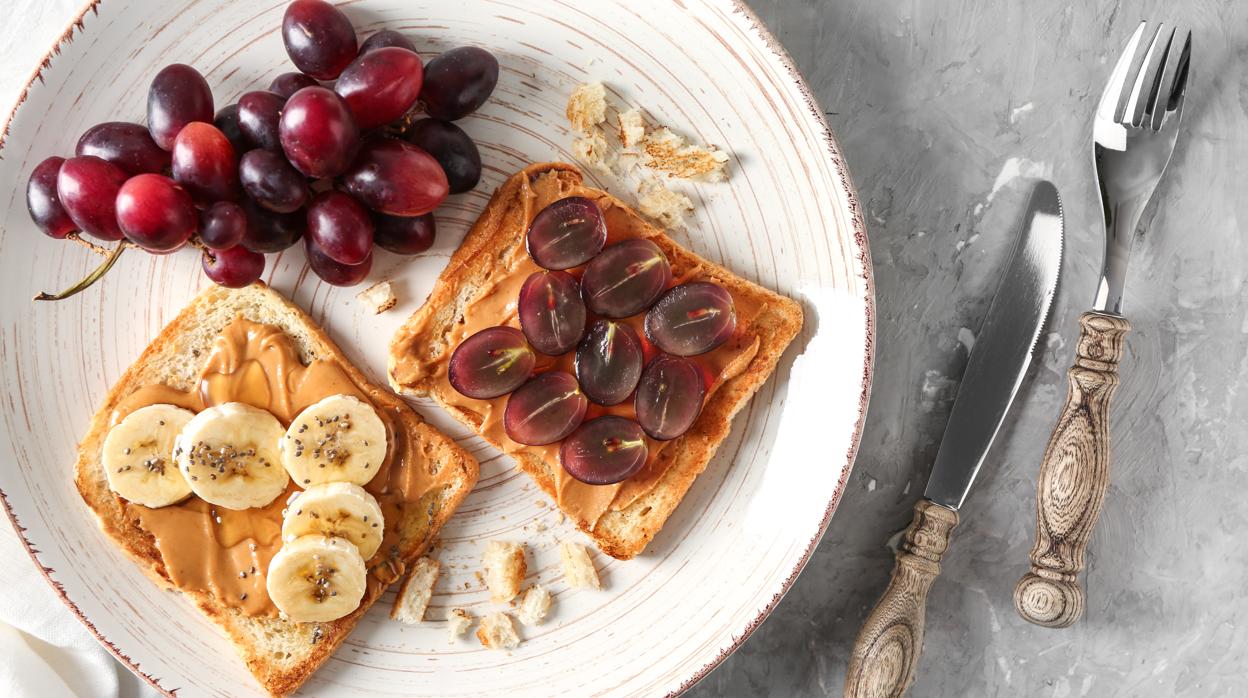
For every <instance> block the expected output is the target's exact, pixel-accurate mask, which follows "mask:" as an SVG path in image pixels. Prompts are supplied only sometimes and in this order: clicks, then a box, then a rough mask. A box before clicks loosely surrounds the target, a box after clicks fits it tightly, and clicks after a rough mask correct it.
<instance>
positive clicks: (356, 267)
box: [303, 237, 373, 286]
mask: <svg viewBox="0 0 1248 698" xmlns="http://www.w3.org/2000/svg"><path fill="white" fill-rule="evenodd" d="M303 245H304V249H305V251H306V252H307V254H308V266H309V267H311V268H312V272H313V273H315V274H316V275H317V276H319V277H321V280H322V281H324V282H325V283H327V284H330V285H331V286H354V285H356V284H358V283H360V282H361V281H363V280H364V278H365V277H367V276H368V272H369V271H371V270H372V268H373V253H372V251H371V250H370V251H369V253H368V256H366V257H365V258H364V261H363V262H360V263H359V264H343V263H341V262H335V261H334V260H333V258H331V257H330V256H329V255H327V254H325V251H324V250H322V249H321V248H320V246H319V245H317V244H316V243H315V242H313V240H312V238H310V237H308V238H304V241H303Z"/></svg>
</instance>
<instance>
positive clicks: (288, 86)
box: [269, 73, 320, 100]
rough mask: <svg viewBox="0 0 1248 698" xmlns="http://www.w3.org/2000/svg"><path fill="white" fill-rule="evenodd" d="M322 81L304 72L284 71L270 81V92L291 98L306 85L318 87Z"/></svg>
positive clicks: (284, 98)
mask: <svg viewBox="0 0 1248 698" xmlns="http://www.w3.org/2000/svg"><path fill="white" fill-rule="evenodd" d="M319 84H320V83H319V82H317V81H316V78H313V77H311V76H309V75H304V74H303V73H282V74H281V75H278V76H277V77H275V78H273V82H271V83H269V92H272V93H274V94H276V95H279V96H280V97H281V98H282V99H283V100H286V99H290V96H291V95H293V94H294V93H296V92H298V91H299V90H302V89H303V88H305V87H316V86H317V85H319Z"/></svg>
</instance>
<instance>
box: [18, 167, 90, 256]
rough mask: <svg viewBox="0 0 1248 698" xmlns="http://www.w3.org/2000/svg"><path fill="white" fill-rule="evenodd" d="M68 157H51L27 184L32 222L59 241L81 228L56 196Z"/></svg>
mask: <svg viewBox="0 0 1248 698" xmlns="http://www.w3.org/2000/svg"><path fill="white" fill-rule="evenodd" d="M64 162H65V158H58V157H55V156H53V157H50V158H48V159H46V160H44V161H43V162H41V163H39V164H38V165H36V166H35V169H34V171H33V172H31V173H30V181H29V182H27V183H26V210H27V211H30V219H31V220H32V221H34V222H35V225H37V226H39V229H40V230H42V231H43V232H44V234H46V235H48V236H49V237H53V238H56V239H57V240H63V239H65V236H67V235H69V234H70V233H72V232H74V231H75V230H77V229H78V226H77V225H75V224H74V219H72V218H70V217H69V214H68V213H66V211H65V207H63V206H61V200H60V199H59V198H57V196H56V177H57V175H58V174H60V172H61V165H62V164H63V163H64Z"/></svg>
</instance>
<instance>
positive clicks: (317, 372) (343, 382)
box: [109, 318, 449, 616]
mask: <svg viewBox="0 0 1248 698" xmlns="http://www.w3.org/2000/svg"><path fill="white" fill-rule="evenodd" d="M338 394H345V395H352V396H355V397H357V398H359V399H361V400H364V401H366V402H368V403H370V404H371V405H372V406H373V407H374V409H376V411H377V414H378V416H379V417H381V420H382V421H383V422H384V423H385V425H386V433H387V436H388V439H387V442H388V447H387V453H386V459H385V461H384V462H383V463H382V466H381V468H380V469H379V470H378V473H377V475H376V476H375V477H374V478H373V479H372V481H371V482H369V483H368V484H367V485H365V489H366V490H368V491H369V492H370V493H371V494H372V495H373V496H374V497H376V498H377V502H378V504H380V505H381V510H382V513H383V514H384V516H385V534H384V537H383V539H382V544H381V547H380V548H379V549H378V552H377V554H376V555H374V556H373V558H372V559H371V560H369V561H368V569H369V576H368V581H369V586H370V592H373V591H376V589H375V585H382V586H384V585H387V584H389V583H391V582H393V581H394V580H395V579H397V578H398V577H399V576H400V575H401V574H402V572H403V561H402V559H401V556H400V550H399V540H400V538H401V536H400V531H401V530H402V529H403V528H404V523H405V522H409V525H410V522H412V521H415V520H418V519H420V518H422V517H429V516H431V515H432V514H431V513H430V512H422V511H420V510H419V509H420V507H419V504H420V502H421V500H422V498H424V497H425V495H427V494H429V493H430V492H432V491H434V490H435V489H437V488H439V487H440V486H442V485H444V484H446V483H445V482H443V480H444V479H445V478H446V477H448V476H449V473H433V472H431V471H430V468H429V463H428V461H427V459H426V458H425V457H424V456H423V455H422V454H421V452H420V450H419V444H416V443H413V442H412V440H411V439H410V438H409V434H410V433H411V432H412V430H413V429H414V428H415V426H416V425H417V424H419V421H420V420H419V418H418V417H417V416H416V415H415V413H413V412H412V411H411V409H409V408H408V407H406V406H405V405H403V403H402V402H400V401H399V400H397V399H395V398H393V397H391V396H389V395H386V394H385V393H382V392H381V391H380V390H378V389H376V388H374V387H372V386H371V385H369V384H367V383H365V382H363V381H359V382H357V381H355V380H353V379H352V377H351V375H350V374H349V373H348V372H347V371H345V370H344V369H343V367H342V366H341V365H340V364H338V363H337V362H336V361H333V360H330V359H314V360H312V361H311V363H309V364H307V365H305V364H304V363H303V362H302V361H301V360H300V358H299V353H298V350H297V349H296V347H295V345H294V343H293V342H292V341H291V339H290V337H288V336H286V334H285V333H284V332H283V331H282V330H281V329H280V328H277V327H274V326H272V325H261V324H257V323H254V322H249V321H247V320H244V319H242V318H239V319H237V320H235V321H234V322H232V323H230V324H229V325H228V326H227V327H226V328H225V329H224V330H223V331H222V332H221V335H220V336H219V337H217V339H216V341H215V342H214V344H213V346H212V350H211V351H210V352H209V354H208V356H207V359H206V360H205V362H204V367H203V369H202V370H201V371H200V373H199V375H198V377H197V379H196V381H195V383H194V385H193V386H192V387H191V388H190V389H189V390H179V389H177V388H173V387H170V386H166V385H151V386H146V387H143V388H140V389H139V390H137V391H135V392H134V393H131V394H130V395H129V396H127V397H126V398H125V399H124V400H122V401H121V402H120V403H119V404H118V405H117V408H116V409H115V410H114V411H113V413H112V415H110V419H109V425H110V426H112V425H116V424H117V423H118V422H120V421H121V420H122V419H124V418H125V416H126V415H128V414H130V413H131V412H133V411H134V410H136V409H139V408H140V407H145V406H147V405H153V404H158V403H164V404H171V405H177V406H179V407H184V408H186V409H189V410H191V411H193V412H199V411H201V410H203V409H206V408H208V407H211V406H213V405H219V404H221V403H224V402H243V403H246V404H248V405H251V406H253V407H259V408H261V409H265V410H268V411H269V412H271V413H273V415H274V416H275V417H277V419H278V420H279V421H281V422H282V424H283V425H284V426H289V424H290V422H291V420H292V419H293V418H294V417H295V416H296V415H297V414H299V412H300V411H301V410H303V408H305V407H307V406H308V405H311V404H313V403H315V402H318V401H319V400H321V399H322V398H325V397H328V396H330V395H338ZM298 491H299V488H298V487H296V486H295V485H294V484H291V486H290V487H289V488H288V489H287V491H286V493H285V494H283V495H281V496H279V497H278V498H277V499H275V500H273V502H272V503H271V504H269V505H268V506H265V507H262V508H254V509H243V510H239V511H234V510H230V509H225V508H221V507H215V506H213V505H211V504H209V503H208V502H205V501H204V500H202V499H200V498H198V497H196V496H194V495H192V496H191V497H190V498H189V499H187V500H185V501H183V502H181V503H179V504H174V505H171V506H167V507H161V508H159V509H150V508H148V507H145V506H141V505H138V504H133V503H131V502H127V501H125V500H121V502H122V509H123V511H124V512H125V513H126V516H127V518H128V519H130V520H132V521H134V522H135V523H137V525H138V526H139V527H141V528H142V529H143V530H145V531H147V532H148V533H149V534H151V536H152V538H153V539H154V540H155V544H156V549H157V550H158V551H159V552H160V556H161V559H162V561H163V562H164V567H165V571H166V573H167V574H168V577H169V580H170V581H171V582H172V583H173V585H174V586H175V587H177V588H179V589H185V590H195V591H202V592H208V593H210V594H212V595H213V596H214V597H216V599H217V600H218V601H219V602H220V603H221V604H223V605H225V606H228V607H231V608H235V609H238V610H239V611H242V612H243V613H245V614H246V615H249V616H276V615H277V608H276V607H275V606H274V605H273V602H272V601H271V600H270V599H269V595H268V592H267V591H266V590H265V574H266V573H267V570H268V568H269V562H270V560H272V558H273V555H274V554H276V553H277V550H278V548H280V547H281V544H282V541H281V535H280V534H281V528H282V514H283V509H284V508H285V506H286V502H287V500H289V499H290V497H291V495H292V494H294V493H296V492H298Z"/></svg>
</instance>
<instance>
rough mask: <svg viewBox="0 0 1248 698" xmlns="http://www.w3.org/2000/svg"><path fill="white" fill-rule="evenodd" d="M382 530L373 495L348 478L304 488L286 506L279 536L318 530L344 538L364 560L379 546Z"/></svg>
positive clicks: (298, 534) (299, 536) (298, 536)
mask: <svg viewBox="0 0 1248 698" xmlns="http://www.w3.org/2000/svg"><path fill="white" fill-rule="evenodd" d="M385 530H386V526H385V521H383V520H382V516H381V507H380V506H379V505H378V504H377V500H376V499H373V495H371V494H369V493H368V492H365V491H364V488H363V487H360V486H359V485H357V484H355V483H351V482H325V483H322V484H319V485H312V486H310V487H308V489H306V490H304V491H303V492H302V493H300V494H299V496H298V497H296V498H295V500H294V501H293V502H291V503H290V504H289V505H287V507H286V518H284V519H283V520H282V540H285V541H290V540H294V539H296V538H301V537H303V536H306V535H309V534H313V533H319V534H321V535H325V536H336V537H338V538H345V539H347V540H349V541H351V542H352V543H354V544H355V546H356V547H357V548H359V549H360V556H361V557H363V558H364V559H365V560H369V559H371V558H372V557H373V554H374V553H376V552H377V548H379V547H381V534H382V532H384V531H385Z"/></svg>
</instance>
